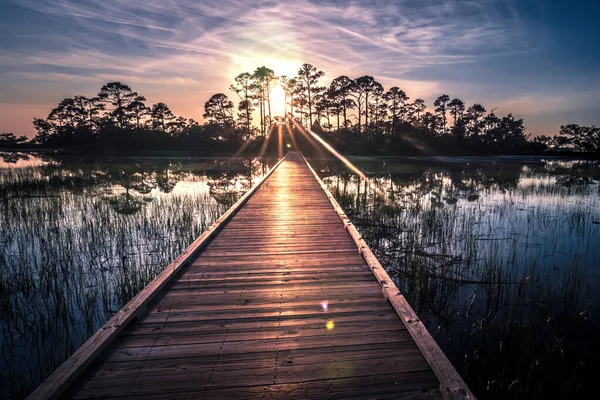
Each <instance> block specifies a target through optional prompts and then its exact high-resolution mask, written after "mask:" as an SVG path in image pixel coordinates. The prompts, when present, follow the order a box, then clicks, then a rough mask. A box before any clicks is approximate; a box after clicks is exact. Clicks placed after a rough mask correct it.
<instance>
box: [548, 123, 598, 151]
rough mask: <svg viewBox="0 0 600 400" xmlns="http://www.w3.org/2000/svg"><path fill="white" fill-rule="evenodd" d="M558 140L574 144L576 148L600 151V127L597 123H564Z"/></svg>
mask: <svg viewBox="0 0 600 400" xmlns="http://www.w3.org/2000/svg"><path fill="white" fill-rule="evenodd" d="M556 140H557V143H565V144H568V145H571V146H573V148H574V149H575V150H579V151H591V152H600V128H599V127H596V126H595V125H592V126H590V127H587V126H579V125H577V124H569V125H562V126H561V127H560V134H559V136H557V137H556Z"/></svg>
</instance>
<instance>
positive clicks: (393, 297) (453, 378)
mask: <svg viewBox="0 0 600 400" xmlns="http://www.w3.org/2000/svg"><path fill="white" fill-rule="evenodd" d="M303 157H304V156H303ZM304 161H305V162H306V164H307V165H308V168H309V169H310V170H311V172H312V173H313V175H314V177H315V179H316V180H317V181H318V182H319V184H320V185H321V188H322V189H323V191H324V192H325V194H326V195H327V198H329V201H330V202H331V205H332V206H333V208H334V209H335V211H336V212H337V213H338V215H339V216H340V219H341V220H342V222H343V223H344V226H345V227H346V230H347V231H348V233H349V234H350V236H352V239H353V240H354V243H356V246H357V248H358V252H359V253H360V255H362V257H363V258H364V259H365V262H366V263H367V264H368V265H369V268H371V271H373V274H374V275H375V278H377V282H379V284H380V285H381V292H382V293H383V296H384V297H385V298H386V299H388V301H389V302H390V303H391V305H392V307H394V310H396V313H398V316H399V317H400V318H401V319H402V321H403V322H404V325H405V326H406V329H407V330H408V332H409V333H410V335H411V336H412V338H413V340H414V341H415V343H416V344H417V346H418V347H419V349H420V350H421V353H423V356H424V357H425V360H426V361H427V364H429V366H430V367H431V369H432V370H433V372H434V374H435V376H436V377H437V378H438V380H439V381H440V391H441V392H442V395H443V396H444V398H446V399H453V400H454V399H456V400H459V399H474V398H475V396H474V395H473V393H471V391H470V390H469V387H468V386H467V384H466V383H465V382H464V381H463V379H462V378H461V376H460V375H459V374H458V372H456V370H455V369H454V367H453V366H452V364H451V363H450V361H449V360H448V358H447V357H446V355H445V354H444V352H443V351H442V350H441V349H440V347H439V346H438V344H437V343H436V342H435V340H434V339H433V337H432V336H431V334H430V333H429V331H428V330H427V328H425V325H423V323H422V322H421V320H420V319H419V317H418V316H417V314H416V313H415V311H414V310H413V309H412V307H411V306H410V304H408V302H407V301H406V299H405V298H404V296H403V295H402V293H401V292H400V290H399V289H398V287H397V286H396V284H395V283H394V281H393V280H392V279H391V278H390V276H389V275H388V273H387V272H386V271H385V269H384V268H383V267H382V266H381V264H380V263H379V260H377V257H375V255H374V254H373V252H372V251H371V249H370V248H369V246H368V245H367V243H366V242H365V241H364V239H363V238H362V235H361V234H360V233H359V232H358V230H357V229H356V227H355V226H354V224H353V223H352V221H350V218H348V216H347V215H346V213H345V212H344V210H343V209H342V207H340V205H339V204H338V202H337V201H336V200H335V197H333V195H332V194H331V193H330V192H329V190H328V189H327V186H325V183H323V181H322V180H321V178H319V176H318V175H317V173H316V172H315V170H314V169H313V168H312V166H311V165H310V163H309V162H308V161H307V160H306V158H304Z"/></svg>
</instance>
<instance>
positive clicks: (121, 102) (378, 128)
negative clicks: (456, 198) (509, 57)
mask: <svg viewBox="0 0 600 400" xmlns="http://www.w3.org/2000/svg"><path fill="white" fill-rule="evenodd" d="M324 75H325V74H324V72H323V71H321V70H319V69H317V68H316V67H315V66H313V65H311V64H303V65H302V66H301V67H300V68H299V70H298V72H297V75H296V76H293V77H289V76H285V75H282V76H276V75H275V72H274V71H273V70H272V69H270V68H267V67H265V66H262V67H259V68H257V69H256V70H255V71H254V72H252V73H250V72H245V73H242V74H239V75H238V76H236V77H235V78H234V80H233V83H232V84H231V86H230V87H229V89H230V91H231V92H232V94H233V95H234V96H236V97H237V106H236V105H234V102H233V101H232V99H230V98H229V96H227V94H225V93H216V94H214V95H213V96H211V97H210V99H209V100H208V101H206V103H205V104H204V114H203V117H204V118H205V120H206V122H205V123H203V124H200V123H198V122H197V121H195V120H193V119H186V118H184V117H181V116H175V115H174V114H173V112H172V111H171V110H170V109H169V107H168V106H167V105H166V104H165V103H162V102H161V103H156V104H153V105H151V106H150V105H147V104H146V98H145V97H144V96H142V95H140V94H138V93H137V92H135V91H133V90H132V89H131V88H130V87H129V86H127V85H126V84H123V83H121V82H110V83H107V84H105V85H104V86H102V88H101V89H100V91H99V92H98V94H97V95H95V96H93V97H86V96H82V95H78V96H74V97H69V98H66V99H63V100H62V101H60V103H59V104H58V105H57V107H55V108H54V109H53V110H51V112H50V113H49V115H48V117H47V118H34V121H33V124H34V127H35V129H36V132H37V133H36V136H35V137H34V138H33V139H32V140H31V141H29V142H28V141H27V139H26V138H25V137H23V136H22V137H20V138H17V137H15V136H14V135H13V134H11V133H5V134H2V135H0V145H5V146H9V145H17V144H30V145H31V144H33V145H38V146H45V147H59V148H81V149H86V148H89V149H115V150H122V151H135V150H195V151H200V152H203V153H211V152H233V151H236V150H237V149H239V148H240V147H242V146H244V147H245V148H246V149H247V151H249V152H253V151H257V149H259V148H261V147H262V144H263V143H264V142H265V141H269V142H270V141H272V140H273V138H272V137H271V136H270V135H269V133H270V132H271V130H272V129H273V127H274V126H276V125H278V124H281V125H287V126H288V127H289V130H288V129H286V130H285V131H284V135H285V136H286V138H287V136H289V135H290V132H291V134H294V135H300V134H301V132H299V131H298V129H297V128H296V127H295V125H294V124H293V123H292V122H293V121H292V119H294V120H297V121H298V122H299V123H300V124H301V125H303V126H305V127H310V128H311V129H312V130H313V131H315V132H319V133H321V134H323V135H324V136H325V137H326V138H327V140H329V141H331V142H332V143H333V144H335V145H336V146H337V147H339V148H340V149H341V150H344V151H346V152H348V153H362V154H387V155H394V154H414V153H415V152H416V153H423V154H452V153H465V152H467V153H535V152H541V151H546V150H575V151H586V152H598V151H600V128H597V127H595V126H592V127H581V126H579V125H575V124H571V125H565V126H562V127H561V131H560V134H559V135H557V136H553V137H550V136H538V137H536V138H533V139H532V138H531V137H530V136H529V135H528V134H527V132H526V128H525V126H524V124H523V120H522V119H517V118H515V117H514V116H513V115H512V114H508V115H505V116H498V115H496V113H495V112H494V110H491V111H488V110H486V108H485V107H484V106H483V105H481V104H472V105H467V104H465V102H463V101H462V100H461V99H458V98H452V97H450V96H449V95H446V94H443V95H440V96H438V97H437V98H436V99H435V101H434V102H433V107H431V108H430V109H428V108H427V105H426V103H425V101H424V100H423V99H419V98H417V99H414V100H411V99H410V97H409V96H408V95H407V94H406V92H405V91H404V90H402V89H401V88H399V87H397V86H394V87H391V88H389V89H387V90H385V89H384V87H383V85H382V84H381V83H379V82H378V81H377V80H375V79H374V78H373V77H372V76H368V75H365V76H361V77H357V78H354V79H352V78H350V77H348V76H339V77H336V78H335V79H333V80H332V81H331V82H330V84H329V85H328V86H325V85H321V82H322V78H323V77H324ZM277 87H279V90H281V91H282V92H283V95H284V100H283V106H284V113H283V114H284V115H279V116H274V115H273V112H272V102H273V99H272V92H273V90H274V89H275V88H277ZM288 139H289V138H288ZM286 140H287V139H286ZM268 144H269V146H267V148H269V149H271V150H272V149H274V148H275V147H276V146H275V145H274V144H270V143H268Z"/></svg>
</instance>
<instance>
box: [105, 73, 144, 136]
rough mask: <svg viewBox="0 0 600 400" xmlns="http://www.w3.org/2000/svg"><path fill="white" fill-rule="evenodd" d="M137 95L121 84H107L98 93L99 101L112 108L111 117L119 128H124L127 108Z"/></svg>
mask: <svg viewBox="0 0 600 400" xmlns="http://www.w3.org/2000/svg"><path fill="white" fill-rule="evenodd" d="M138 96H139V95H138V94H137V92H133V91H132V90H131V88H130V87H129V86H127V85H125V84H122V83H121V82H109V83H107V84H106V85H104V86H102V88H101V89H100V92H99V93H98V98H99V99H100V101H103V102H105V103H109V104H111V105H112V106H113V107H114V108H113V110H112V112H111V116H112V117H113V118H115V119H116V120H117V123H118V125H119V128H121V129H123V128H124V127H125V121H126V120H127V107H128V106H129V104H131V103H132V102H133V101H136V98H137V97H138Z"/></svg>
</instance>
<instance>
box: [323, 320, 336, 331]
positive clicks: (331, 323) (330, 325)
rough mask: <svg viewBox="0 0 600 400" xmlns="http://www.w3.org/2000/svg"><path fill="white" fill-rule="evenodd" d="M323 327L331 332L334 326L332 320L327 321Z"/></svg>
mask: <svg viewBox="0 0 600 400" xmlns="http://www.w3.org/2000/svg"><path fill="white" fill-rule="evenodd" d="M325 327H326V328H327V330H328V331H330V330H332V329H333V328H334V327H335V325H334V324H333V321H332V320H329V321H327V324H325Z"/></svg>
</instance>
